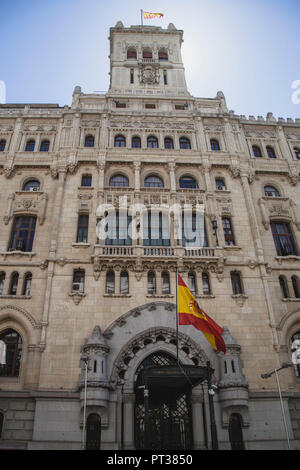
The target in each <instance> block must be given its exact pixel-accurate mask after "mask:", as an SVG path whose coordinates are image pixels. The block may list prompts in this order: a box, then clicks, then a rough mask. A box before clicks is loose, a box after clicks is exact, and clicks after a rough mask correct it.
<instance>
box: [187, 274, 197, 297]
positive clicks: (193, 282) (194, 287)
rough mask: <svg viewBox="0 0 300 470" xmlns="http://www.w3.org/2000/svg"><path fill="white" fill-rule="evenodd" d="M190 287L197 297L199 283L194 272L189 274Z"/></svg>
mask: <svg viewBox="0 0 300 470" xmlns="http://www.w3.org/2000/svg"><path fill="white" fill-rule="evenodd" d="M188 286H189V289H190V291H191V293H192V294H193V295H194V296H195V295H196V294H197V283H196V276H195V274H194V273H193V272H189V274H188Z"/></svg>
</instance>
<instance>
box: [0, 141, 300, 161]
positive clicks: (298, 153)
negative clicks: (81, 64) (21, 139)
mask: <svg viewBox="0 0 300 470" xmlns="http://www.w3.org/2000/svg"><path fill="white" fill-rule="evenodd" d="M4 146H5V145H4ZM0 151H1V142H0ZM294 151H295V157H296V158H297V160H300V149H298V148H294Z"/></svg>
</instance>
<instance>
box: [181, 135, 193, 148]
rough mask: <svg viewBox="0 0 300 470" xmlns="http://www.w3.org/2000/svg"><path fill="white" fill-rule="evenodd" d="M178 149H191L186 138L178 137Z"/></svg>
mask: <svg viewBox="0 0 300 470" xmlns="http://www.w3.org/2000/svg"><path fill="white" fill-rule="evenodd" d="M179 147H180V148H181V149H190V148H191V142H190V141H189V139H188V138H187V137H180V139H179Z"/></svg>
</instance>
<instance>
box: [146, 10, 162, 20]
mask: <svg viewBox="0 0 300 470" xmlns="http://www.w3.org/2000/svg"><path fill="white" fill-rule="evenodd" d="M143 15H144V18H145V19H146V20H151V19H152V18H162V17H163V16H164V15H163V14H162V13H151V12H149V11H143Z"/></svg>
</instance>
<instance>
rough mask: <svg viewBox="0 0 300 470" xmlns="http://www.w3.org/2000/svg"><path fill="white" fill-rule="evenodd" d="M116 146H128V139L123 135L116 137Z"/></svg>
mask: <svg viewBox="0 0 300 470" xmlns="http://www.w3.org/2000/svg"><path fill="white" fill-rule="evenodd" d="M115 147H126V139H125V137H124V136H123V135H117V136H116V137H115Z"/></svg>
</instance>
